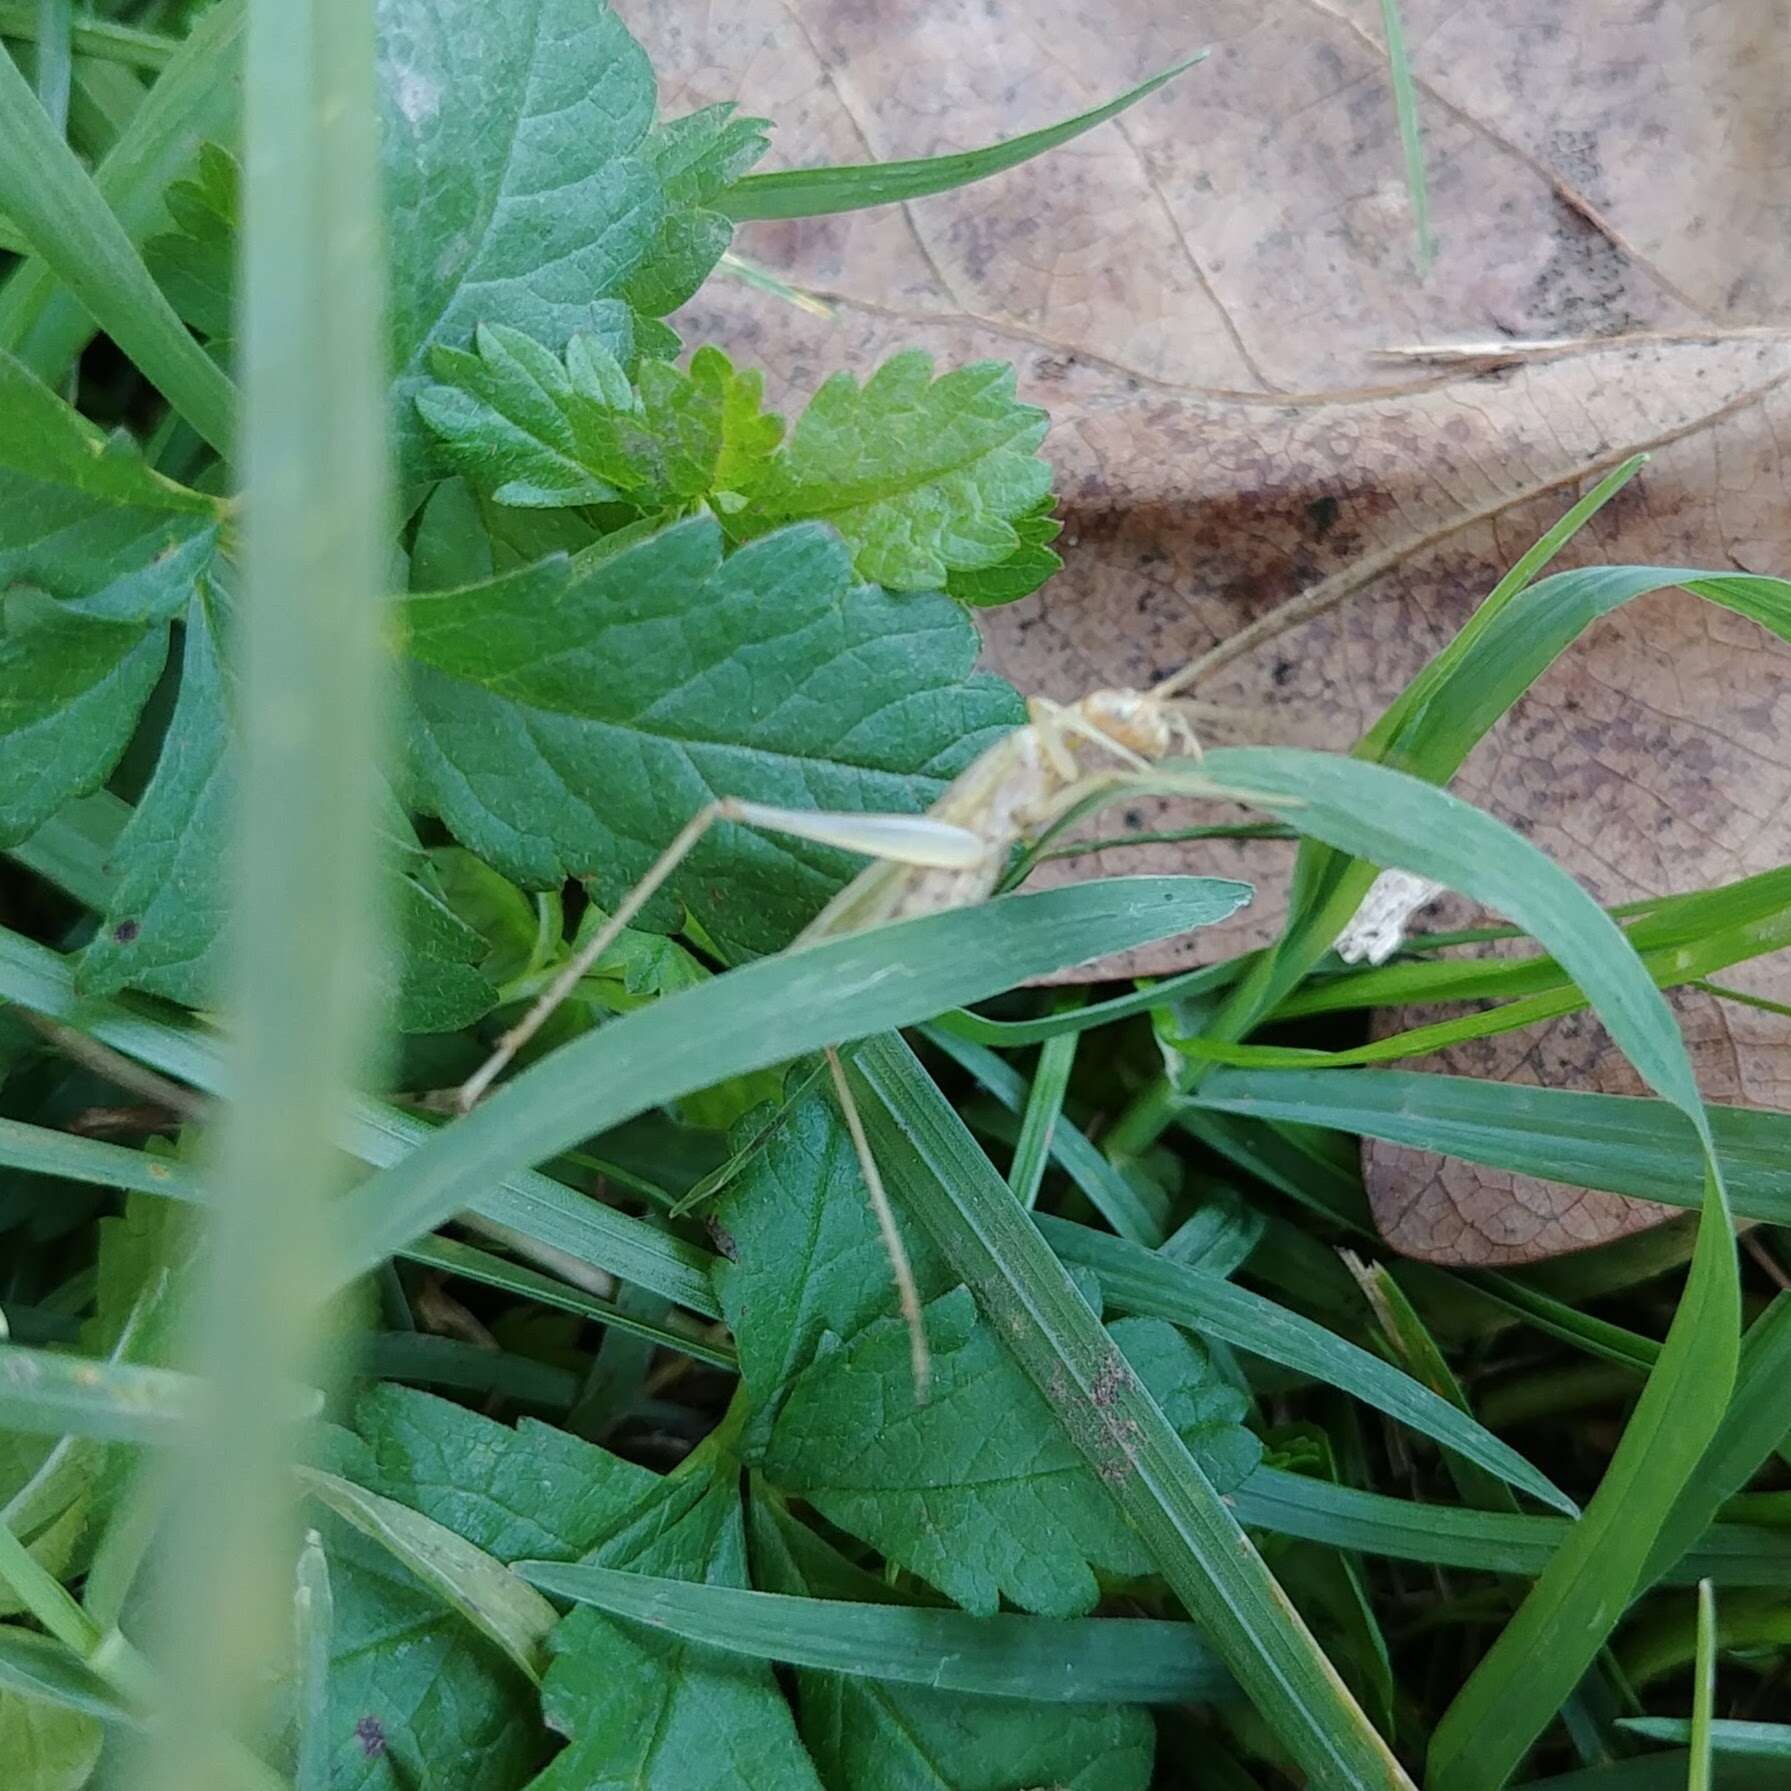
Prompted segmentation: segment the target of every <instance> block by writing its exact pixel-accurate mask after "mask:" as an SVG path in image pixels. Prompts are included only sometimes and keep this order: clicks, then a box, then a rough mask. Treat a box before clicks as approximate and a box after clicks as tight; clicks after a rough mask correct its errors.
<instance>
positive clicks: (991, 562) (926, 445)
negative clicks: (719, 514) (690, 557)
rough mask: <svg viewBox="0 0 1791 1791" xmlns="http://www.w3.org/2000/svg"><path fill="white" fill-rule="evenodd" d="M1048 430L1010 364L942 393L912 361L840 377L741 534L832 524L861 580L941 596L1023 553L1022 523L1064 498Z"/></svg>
mask: <svg viewBox="0 0 1791 1791" xmlns="http://www.w3.org/2000/svg"><path fill="white" fill-rule="evenodd" d="M1046 421H1047V419H1046V416H1045V413H1044V412H1043V411H1042V410H1038V409H1036V408H1035V407H1033V406H1031V405H1026V404H1021V403H1019V402H1017V401H1016V399H1015V397H1014V370H1013V368H1012V367H1011V366H1009V365H1008V364H1007V363H1006V362H1002V361H978V362H976V363H974V364H973V365H971V366H968V367H961V368H958V369H957V370H956V371H954V372H951V373H947V374H944V375H943V376H941V377H940V378H938V379H934V378H933V359H932V356H931V355H929V354H927V353H926V352H925V351H924V350H922V349H918V348H914V349H907V350H905V351H904V352H902V353H900V354H896V355H892V356H891V357H890V358H889V359H888V360H887V361H885V362H884V363H883V365H882V366H881V367H880V368H878V370H877V371H876V372H875V373H874V374H873V375H872V376H871V377H870V379H869V380H867V381H866V382H865V383H864V385H862V386H860V385H859V383H858V381H857V380H856V379H855V378H854V377H853V376H852V375H851V374H850V373H836V374H834V375H833V377H832V378H831V379H829V380H828V381H827V382H826V383H825V384H824V385H823V386H822V387H821V389H820V390H819V391H818V392H817V393H816V394H815V396H814V397H813V399H811V400H810V402H809V406H808V408H807V409H806V410H805V411H804V412H803V413H802V416H801V417H800V419H798V421H797V424H796V427H795V430H794V432H793V433H792V435H791V437H790V442H789V445H788V447H786V448H785V449H784V450H783V451H782V452H781V453H780V454H778V455H777V456H776V457H775V458H774V459H773V460H772V461H771V463H770V465H769V466H768V467H767V468H766V470H765V472H764V475H763V477H762V478H761V480H760V481H759V483H758V485H757V487H756V489H754V490H753V492H752V493H751V494H750V502H749V503H748V505H747V507H746V508H745V509H744V510H742V511H740V512H739V513H738V514H737V515H735V516H734V517H732V518H730V520H729V525H728V526H729V527H730V528H731V529H732V530H733V531H734V532H735V533H737V534H739V535H742V536H747V535H755V534H763V533H764V532H765V531H766V530H767V529H772V528H775V527H777V526H778V524H780V523H785V522H796V521H803V520H808V519H819V520H822V521H826V522H830V523H832V524H833V526H834V527H835V528H836V529H838V530H839V532H840V533H841V534H842V535H843V536H845V538H846V540H847V542H848V543H849V545H850V546H851V548H852V563H853V566H854V568H855V569H856V571H857V572H858V574H859V576H860V577H861V578H868V579H871V580H874V581H875V582H876V583H878V584H881V585H884V586H887V587H888V588H889V589H891V590H897V591H915V590H937V589H939V588H940V587H941V586H943V585H944V584H945V582H946V580H947V579H948V578H949V577H950V576H951V574H953V573H954V572H956V573H964V572H977V571H983V570H986V569H988V568H990V567H996V566H999V565H1000V564H1001V563H1002V562H1003V561H1004V560H1008V559H1010V558H1011V557H1012V556H1013V555H1014V554H1015V553H1017V552H1018V551H1019V549H1020V548H1021V546H1022V539H1021V535H1020V531H1019V527H1018V524H1019V521H1020V519H1021V518H1023V517H1028V516H1029V513H1033V512H1036V511H1037V509H1038V507H1039V505H1040V504H1042V503H1045V502H1047V501H1048V500H1049V498H1050V491H1051V469H1050V467H1049V466H1048V465H1047V464H1046V462H1045V461H1043V460H1041V459H1040V458H1039V457H1038V455H1037V453H1036V452H1035V450H1036V449H1037V448H1038V445H1039V443H1040V442H1042V441H1043V440H1044V439H1045V427H1046ZM1035 532H1036V529H1035Z"/></svg>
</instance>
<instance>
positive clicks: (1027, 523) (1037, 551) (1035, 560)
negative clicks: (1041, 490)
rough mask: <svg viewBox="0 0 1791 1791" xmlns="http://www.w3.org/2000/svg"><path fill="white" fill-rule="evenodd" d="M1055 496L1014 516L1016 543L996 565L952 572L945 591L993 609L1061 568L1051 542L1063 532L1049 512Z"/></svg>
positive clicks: (1016, 598) (962, 600) (1033, 588)
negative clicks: (977, 569) (1020, 514)
mask: <svg viewBox="0 0 1791 1791" xmlns="http://www.w3.org/2000/svg"><path fill="white" fill-rule="evenodd" d="M1054 501H1055V500H1054V499H1051V498H1046V499H1045V501H1044V502H1043V503H1042V504H1040V505H1039V506H1038V508H1037V509H1036V510H1033V511H1031V512H1030V513H1029V514H1027V515H1025V516H1017V517H1015V519H1014V533H1015V534H1016V535H1017V536H1018V537H1019V542H1020V545H1019V546H1018V547H1016V548H1015V549H1014V551H1013V552H1012V553H1011V554H1009V555H1008V556H1007V558H1006V559H1005V560H1002V561H1000V562H998V563H997V564H996V565H993V566H988V567H985V568H984V569H983V570H981V571H972V572H952V573H949V574H947V576H946V580H945V590H946V594H947V595H948V596H951V597H955V598H957V600H958V601H959V602H960V603H972V604H975V605H976V607H977V608H978V609H993V608H995V607H996V606H997V605H999V604H1003V603H1017V602H1018V601H1019V600H1020V599H1021V598H1022V597H1030V596H1031V595H1032V593H1033V592H1034V591H1036V590H1037V589H1038V588H1039V586H1040V585H1042V584H1043V583H1044V582H1045V580H1046V579H1048V578H1050V577H1051V576H1052V575H1053V574H1055V573H1058V572H1061V571H1062V570H1063V561H1062V560H1061V559H1060V558H1059V557H1058V555H1057V554H1056V553H1055V552H1054V551H1053V550H1052V547H1051V543H1052V542H1053V541H1055V540H1056V539H1057V537H1058V536H1059V535H1061V534H1062V533H1063V524H1062V523H1061V522H1059V521H1058V520H1057V518H1056V517H1054V516H1053V515H1052V514H1051V506H1052V504H1053V502H1054Z"/></svg>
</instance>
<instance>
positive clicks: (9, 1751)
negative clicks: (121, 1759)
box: [0, 1681, 105, 1791]
mask: <svg viewBox="0 0 1791 1791" xmlns="http://www.w3.org/2000/svg"><path fill="white" fill-rule="evenodd" d="M104 1741H105V1731H104V1730H103V1729H102V1728H101V1726H100V1724H99V1721H98V1719H97V1718H95V1717H92V1716H89V1715H87V1714H86V1712H85V1711H80V1710H70V1709H68V1708H66V1707H65V1706H63V1705H60V1704H49V1703H43V1702H40V1701H39V1700H38V1699H36V1698H28V1697H24V1696H21V1695H20V1694H19V1693H17V1692H14V1691H9V1690H7V1689H6V1687H5V1684H4V1681H0V1783H3V1784H5V1786H6V1787H7V1791H81V1787H82V1786H83V1785H85V1784H87V1783H88V1782H89V1780H91V1778H92V1777H93V1773H94V1769H95V1768H96V1767H97V1766H98V1764H99V1757H100V1748H101V1746H102V1744H103V1743H104Z"/></svg>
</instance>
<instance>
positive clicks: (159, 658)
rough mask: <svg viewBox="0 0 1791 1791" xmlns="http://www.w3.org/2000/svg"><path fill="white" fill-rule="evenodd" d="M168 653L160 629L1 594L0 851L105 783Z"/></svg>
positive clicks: (23, 593)
mask: <svg viewBox="0 0 1791 1791" xmlns="http://www.w3.org/2000/svg"><path fill="white" fill-rule="evenodd" d="M0 501H3V499H0ZM167 656H168V631H167V629H166V628H165V627H163V626H161V625H160V624H158V623H153V622H150V623H144V622H114V621H109V620H107V619H105V618H104V617H101V616H93V615H88V614H86V613H85V612H84V611H82V610H79V609H75V608H72V607H70V606H69V605H67V604H62V603H58V602H57V601H56V600H55V599H54V598H52V597H48V596H46V595H45V594H44V593H43V592H42V591H38V590H34V589H32V588H30V587H26V586H16V587H15V588H14V589H12V590H10V591H0V845H12V844H15V843H16V842H18V841H20V840H23V839H25V838H27V837H28V836H29V835H31V834H33V833H35V832H36V831H37V829H38V828H39V827H41V826H43V825H44V824H45V823H46V822H47V821H49V819H50V818H51V817H52V816H53V815H54V814H55V813H56V811H57V810H58V809H60V808H61V807H62V805H63V804H64V803H65V802H68V801H70V800H71V799H72V798H74V797H76V796H83V795H86V794H87V793H88V792H89V791H91V790H94V789H96V788H97V787H98V786H99V784H100V782H101V780H102V779H103V778H104V777H105V776H106V775H107V773H108V772H110V771H111V769H112V767H113V766H114V765H115V764H116V763H117V761H118V755H119V754H120V753H121V752H123V751H124V748H125V745H126V743H127V742H128V741H129V739H130V737H131V733H132V731H133V730H134V729H135V727H136V725H137V714H138V711H139V710H141V708H142V707H143V704H144V703H145V702H146V701H147V700H148V697H149V693H150V691H151V690H153V689H154V688H155V681H156V679H157V678H158V677H159V676H160V675H161V670H162V666H163V663H164V662H165V661H166V659H167Z"/></svg>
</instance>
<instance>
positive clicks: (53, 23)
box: [32, 0, 75, 136]
mask: <svg viewBox="0 0 1791 1791" xmlns="http://www.w3.org/2000/svg"><path fill="white" fill-rule="evenodd" d="M74 23H75V13H74V6H73V5H72V3H71V0H37V29H36V31H35V32H34V33H33V37H34V38H35V40H36V45H37V68H36V71H35V73H34V75H33V78H32V85H33V86H34V87H35V88H36V89H37V97H38V100H39V102H40V103H41V104H42V106H43V109H44V113H45V115H46V116H47V117H48V118H49V121H50V123H51V124H52V125H54V126H55V127H56V134H57V135H58V136H64V135H66V134H67V132H68V94H69V87H70V85H71V83H72V78H73V74H74V44H73V41H72V40H73V37H74Z"/></svg>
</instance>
